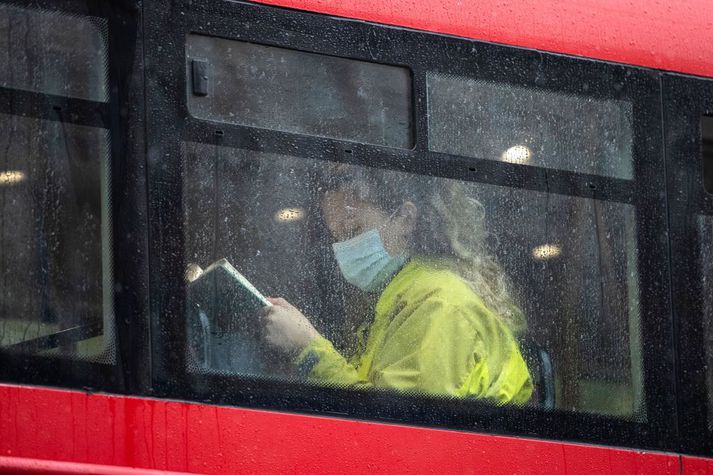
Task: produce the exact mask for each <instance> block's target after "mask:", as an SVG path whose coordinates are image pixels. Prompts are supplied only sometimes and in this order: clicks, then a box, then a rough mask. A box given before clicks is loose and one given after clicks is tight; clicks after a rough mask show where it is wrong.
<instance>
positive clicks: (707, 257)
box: [698, 216, 713, 429]
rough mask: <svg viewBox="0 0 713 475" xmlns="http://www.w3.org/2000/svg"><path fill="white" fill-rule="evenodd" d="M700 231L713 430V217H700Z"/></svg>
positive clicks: (709, 415) (709, 397) (710, 416)
mask: <svg viewBox="0 0 713 475" xmlns="http://www.w3.org/2000/svg"><path fill="white" fill-rule="evenodd" d="M698 229H699V239H700V246H701V247H700V253H699V256H698V259H699V261H698V262H699V265H700V269H701V290H702V292H703V293H702V299H701V300H702V303H703V325H704V328H705V346H704V347H705V349H706V363H707V364H706V383H707V387H708V427H709V428H710V429H713V238H711V236H713V216H699V217H698Z"/></svg>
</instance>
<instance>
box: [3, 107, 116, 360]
mask: <svg viewBox="0 0 713 475" xmlns="http://www.w3.org/2000/svg"><path fill="white" fill-rule="evenodd" d="M0 137H1V138H0V279H2V282H1V283H0V289H1V290H0V292H1V295H0V348H2V349H4V350H8V351H13V352H31V353H41V354H47V355H57V354H58V355H63V356H72V357H79V358H86V359H93V360H103V361H106V360H111V359H112V358H113V356H112V355H113V353H112V349H111V347H110V345H109V344H108V343H107V341H111V340H107V338H108V336H109V333H110V332H111V331H112V327H111V308H112V307H111V305H112V298H111V296H112V285H111V282H112V280H111V278H110V275H111V262H110V257H109V256H110V254H109V249H110V248H109V241H110V229H111V226H110V217H109V213H108V209H109V208H108V191H107V190H108V186H109V183H108V177H109V170H108V161H109V160H108V158H109V135H108V131H107V130H105V129H100V128H93V127H85V126H78V125H72V124H66V123H63V122H58V121H47V120H39V119H32V118H26V117H19V116H11V115H6V114H0Z"/></svg>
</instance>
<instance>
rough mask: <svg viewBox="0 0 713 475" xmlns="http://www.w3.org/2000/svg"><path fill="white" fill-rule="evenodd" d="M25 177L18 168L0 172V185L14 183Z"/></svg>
mask: <svg viewBox="0 0 713 475" xmlns="http://www.w3.org/2000/svg"><path fill="white" fill-rule="evenodd" d="M25 178H27V177H26V175H25V172H21V171H19V170H9V171H5V172H0V185H16V184H18V183H20V182H23V181H25Z"/></svg>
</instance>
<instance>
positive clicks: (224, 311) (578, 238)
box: [183, 143, 645, 419]
mask: <svg viewBox="0 0 713 475" xmlns="http://www.w3.org/2000/svg"><path fill="white" fill-rule="evenodd" d="M183 151H184V160H183V167H184V180H183V203H184V216H185V225H184V229H185V246H186V250H185V256H186V262H185V264H186V266H187V267H189V266H191V268H192V269H193V270H194V271H195V274H194V275H192V276H191V277H190V279H189V280H190V281H191V283H190V284H188V295H189V305H188V309H187V312H188V314H187V322H188V328H187V334H188V338H189V345H188V346H189V358H188V360H189V362H190V365H191V368H192V371H203V372H218V373H223V374H242V375H251V376H257V377H263V378H279V379H287V380H291V381H305V382H307V383H309V384H325V385H332V386H333V385H337V386H343V387H350V388H360V389H364V390H369V389H371V388H376V389H385V390H390V391H396V392H402V393H408V394H412V395H413V394H428V395H438V396H446V397H460V398H465V399H482V400H486V401H492V402H495V403H511V404H525V403H529V404H534V405H537V404H539V402H538V400H537V397H536V396H534V395H532V393H533V388H532V387H531V386H528V385H530V384H531V381H535V384H539V381H540V380H541V378H539V377H536V376H537V375H535V374H534V371H535V368H534V366H533V365H531V364H530V362H529V361H528V359H527V357H526V355H525V354H524V350H523V345H522V342H523V341H525V340H526V339H534V340H535V341H537V342H538V343H539V344H540V346H541V347H543V348H545V349H546V350H547V351H548V353H549V354H550V356H551V359H552V363H553V368H554V372H553V373H552V374H550V375H549V376H548V377H549V378H551V379H552V383H553V386H554V387H555V388H556V395H555V396H556V397H555V400H556V401H555V404H556V407H557V408H560V409H565V410H574V411H581V412H591V413H600V414H608V415H618V416H625V417H633V418H638V419H642V418H644V417H645V414H644V413H643V410H642V407H641V401H642V393H643V389H642V387H641V378H642V374H641V372H642V369H641V351H640V348H639V346H640V343H639V338H640V334H639V320H638V319H639V294H638V264H637V252H638V245H637V240H636V234H635V212H634V207H633V206H632V205H628V204H622V203H612V202H606V201H600V200H595V199H589V198H579V197H571V196H564V195H557V194H549V193H545V192H536V191H529V190H522V189H512V188H507V187H503V186H495V185H485V184H479V183H472V182H465V181H460V180H454V179H447V178H440V177H430V176H423V175H415V174H410V173H405V172H397V171H391V170H384V169H378V168H369V167H360V166H356V165H349V164H338V163H334V162H329V161H326V160H311V159H302V158H296V157H290V156H285V155H276V154H268V153H262V152H254V151H247V150H242V149H233V148H227V147H219V146H214V145H207V144H197V143H184V144H183ZM373 159H374V160H378V157H373ZM335 243H336V244H335ZM223 258H225V259H227V260H228V261H229V262H230V263H231V264H232V265H233V267H234V268H235V269H237V271H239V272H240V273H241V274H242V275H243V276H244V277H245V278H246V279H247V280H249V281H250V282H251V283H252V284H253V285H254V286H255V287H256V288H257V289H258V290H259V291H260V292H262V293H263V294H265V295H266V296H271V297H280V298H282V299H284V301H274V303H273V306H277V307H281V308H287V309H288V310H286V311H287V312H292V313H289V314H290V315H291V316H293V317H295V318H298V315H299V314H301V316H300V317H299V318H303V317H304V318H305V319H306V321H307V322H309V325H311V326H312V327H313V328H312V329H313V330H314V331H315V332H316V333H318V334H319V336H315V335H316V333H309V332H308V334H307V335H308V337H309V338H307V339H306V340H302V339H301V338H302V337H303V336H304V335H305V333H300V334H299V335H298V336H297V337H295V341H293V340H292V339H291V338H292V337H289V338H286V340H285V341H288V343H287V344H285V345H284V346H281V343H278V344H277V345H276V344H275V342H274V341H272V342H271V341H270V339H269V337H270V335H271V332H276V331H282V330H284V328H283V327H280V325H281V324H284V321H282V320H280V316H279V315H277V316H275V315H274V313H278V314H279V312H280V311H281V310H280V309H277V310H267V311H263V312H260V311H259V310H256V309H254V308H253V309H252V310H250V311H246V313H245V314H244V315H243V314H239V312H236V311H233V312H232V314H231V310H230V308H237V307H238V306H239V305H240V304H239V303H231V304H230V305H233V307H230V305H227V306H226V305H223V307H221V304H217V303H216V302H215V301H211V299H215V300H218V299H221V298H225V297H224V294H223V293H221V292H223V291H222V290H220V289H218V290H215V289H216V287H210V288H209V290H208V291H207V295H208V297H207V299H206V297H205V295H204V297H203V298H204V300H202V301H201V303H200V304H198V305H191V304H190V303H191V300H190V295H191V292H192V291H193V290H195V289H198V288H199V287H193V286H194V285H197V284H196V283H197V282H200V279H202V278H206V277H207V276H209V275H210V272H215V268H213V270H210V271H208V272H206V269H207V268H208V267H209V266H210V265H211V264H212V263H214V262H216V261H218V260H220V259H223ZM364 262H366V263H367V264H368V265H363V264H364ZM201 270H202V271H203V273H202V274H201ZM285 302H289V307H288V306H287V305H286V304H285ZM622 303H623V304H622ZM226 307H227V308H226ZM240 308H242V307H240ZM295 309H296V311H298V313H294V311H295ZM231 318H232V319H235V320H236V321H237V320H239V321H240V322H242V323H241V324H238V325H235V324H234V325H233V326H232V328H227V326H226V320H230V319H231ZM300 321H301V322H302V321H303V320H300ZM270 325H273V326H272V327H271V326H270ZM276 328H277V330H276ZM298 333H299V332H298ZM280 335H282V334H280ZM300 335H301V336H300ZM293 336H294V335H293ZM282 337H284V335H282ZM297 340H299V341H297ZM305 341H309V343H307V344H306V345H305V343H304V342H305ZM485 365H488V368H489V373H488V371H485V370H484V368H485V367H486V366H485ZM528 373H532V374H530V376H528ZM499 376H501V377H502V379H501V381H500V382H498V381H499V379H498V377H499ZM503 382H507V383H508V384H510V385H511V386H510V389H506V388H504V386H502V387H501V386H498V384H501V383H503ZM513 388H514V389H513ZM542 389H543V388H539V387H535V388H534V393H535V394H537V392H538V391H541V390H542Z"/></svg>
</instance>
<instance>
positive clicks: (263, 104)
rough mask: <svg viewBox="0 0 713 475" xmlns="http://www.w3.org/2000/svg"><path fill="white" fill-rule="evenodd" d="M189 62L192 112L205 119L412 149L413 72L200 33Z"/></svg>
mask: <svg viewBox="0 0 713 475" xmlns="http://www.w3.org/2000/svg"><path fill="white" fill-rule="evenodd" d="M186 56H187V70H186V73H187V75H186V78H187V84H188V91H187V95H188V109H189V110H190V112H191V114H193V115H194V116H195V117H198V118H200V119H207V120H212V121H217V122H227V123H232V124H240V125H247V126H252V127H261V128H267V129H274V130H280V131H286V132H293V133H299V134H306V135H315V136H320V137H332V138H338V139H345V140H349V141H354V142H363V143H369V144H375V145H384V146H389V147H398V148H410V147H411V146H412V144H413V132H412V115H413V112H412V109H413V107H412V86H411V72H410V70H409V69H408V68H403V67H396V66H389V65H383V64H377V63H370V62H366V61H357V60H353V59H346V58H338V57H334V56H327V55H321V54H314V53H306V52H302V51H295V50H290V49H285V48H276V47H272V46H263V45H258V44H252V43H246V42H241V41H231V40H226V39H221V38H213V37H209V36H202V35H195V34H193V35H189V36H188V39H187V43H186ZM194 61H195V62H196V64H194ZM199 66H200V67H202V68H204V69H201V70H200V71H202V73H201V74H200V75H199V78H196V77H194V73H196V71H194V69H195V68H198V67H199ZM200 78H203V79H200ZM198 80H202V81H204V87H205V91H201V87H199V86H198V84H196V82H197V81H198Z"/></svg>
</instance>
